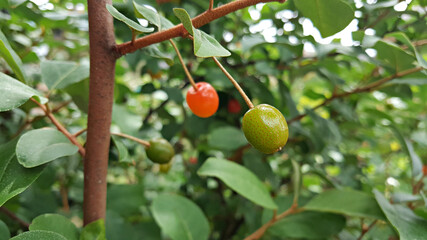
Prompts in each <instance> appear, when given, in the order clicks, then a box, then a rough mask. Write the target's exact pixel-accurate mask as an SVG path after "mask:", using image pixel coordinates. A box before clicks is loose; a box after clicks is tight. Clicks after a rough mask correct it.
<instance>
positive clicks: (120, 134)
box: [111, 133, 150, 147]
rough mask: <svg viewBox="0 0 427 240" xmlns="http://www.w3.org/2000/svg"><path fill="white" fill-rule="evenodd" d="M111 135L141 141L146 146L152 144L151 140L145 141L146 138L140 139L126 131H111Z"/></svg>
mask: <svg viewBox="0 0 427 240" xmlns="http://www.w3.org/2000/svg"><path fill="white" fill-rule="evenodd" d="M111 135H115V136H119V137H123V138H127V139H130V140H132V141H134V142H137V143H139V144H141V145H143V146H145V147H149V146H150V143H149V142H147V141H144V140H142V139H139V138H136V137H133V136H131V135H127V134H124V133H111Z"/></svg>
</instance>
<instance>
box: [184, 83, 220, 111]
mask: <svg viewBox="0 0 427 240" xmlns="http://www.w3.org/2000/svg"><path fill="white" fill-rule="evenodd" d="M196 86H197V91H196V90H195V89H194V88H193V87H191V88H190V89H189V90H188V92H187V96H186V101H187V104H188V106H189V107H190V109H191V111H192V112H193V113H194V114H195V115H196V116H198V117H201V118H208V117H210V116H212V115H214V113H216V110H218V105H219V98H218V93H217V92H216V90H215V88H213V87H212V86H211V85H210V84H209V83H207V82H198V83H196Z"/></svg>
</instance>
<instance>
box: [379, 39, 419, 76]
mask: <svg viewBox="0 0 427 240" xmlns="http://www.w3.org/2000/svg"><path fill="white" fill-rule="evenodd" d="M374 49H375V50H377V58H378V59H379V60H381V61H382V62H383V63H384V64H385V65H386V66H388V67H389V68H390V69H392V70H394V71H395V72H401V71H403V70H406V69H409V68H412V67H414V64H413V62H414V61H415V58H414V56H412V55H410V54H409V53H407V52H405V51H403V50H402V49H401V48H400V47H399V46H396V45H394V44H391V43H388V42H385V41H378V42H377V43H376V44H375V46H374Z"/></svg>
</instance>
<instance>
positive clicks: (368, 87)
mask: <svg viewBox="0 0 427 240" xmlns="http://www.w3.org/2000/svg"><path fill="white" fill-rule="evenodd" d="M421 70H423V68H422V67H415V68H411V69H408V70H405V71H402V72H398V73H395V74H393V75H390V76H388V77H385V78H382V79H380V80H378V81H375V82H373V83H370V84H368V85H366V86H364V87H361V88H355V89H354V90H352V91H350V92H342V93H338V94H334V95H332V97H330V98H327V99H325V100H324V101H323V102H322V103H320V104H319V105H317V106H315V107H314V108H312V110H316V109H318V108H320V107H323V106H325V105H327V104H329V103H330V102H332V101H333V100H334V99H338V98H344V97H348V96H350V95H352V94H356V93H362V92H370V91H372V90H375V89H378V87H380V86H381V85H383V84H385V83H387V82H389V81H390V80H393V79H395V78H398V77H403V76H406V75H409V74H412V73H415V72H419V71H421ZM305 116H307V113H303V114H300V115H298V116H296V117H294V118H292V119H291V120H289V121H288V124H291V123H293V122H296V121H299V120H301V119H303V118H304V117H305Z"/></svg>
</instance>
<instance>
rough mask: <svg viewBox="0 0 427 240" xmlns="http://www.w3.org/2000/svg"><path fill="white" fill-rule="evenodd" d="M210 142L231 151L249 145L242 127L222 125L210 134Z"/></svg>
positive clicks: (215, 146)
mask: <svg viewBox="0 0 427 240" xmlns="http://www.w3.org/2000/svg"><path fill="white" fill-rule="evenodd" d="M208 144H209V145H210V146H212V147H214V148H218V149H221V150H225V151H231V150H235V149H238V148H239V147H242V146H245V145H247V144H248V141H247V140H246V138H245V135H244V134H243V133H242V131H241V130H240V129H237V128H234V127H222V128H216V129H214V130H213V131H212V132H211V133H210V134H209V135H208Z"/></svg>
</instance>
